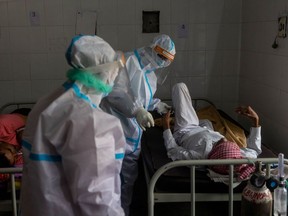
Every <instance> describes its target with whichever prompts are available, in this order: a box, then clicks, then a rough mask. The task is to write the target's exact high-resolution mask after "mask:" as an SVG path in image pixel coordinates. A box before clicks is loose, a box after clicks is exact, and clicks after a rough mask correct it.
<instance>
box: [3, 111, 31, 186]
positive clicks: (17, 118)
mask: <svg viewBox="0 0 288 216" xmlns="http://www.w3.org/2000/svg"><path fill="white" fill-rule="evenodd" d="M30 110H31V109H29V108H20V109H17V110H15V111H13V112H12V113H10V114H1V115H0V167H11V166H14V165H17V164H23V160H22V152H21V138H22V132H23V129H24V126H25V123H26V118H27V115H28V113H29V112H30ZM0 181H1V176H0Z"/></svg>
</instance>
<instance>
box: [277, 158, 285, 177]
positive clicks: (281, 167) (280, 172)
mask: <svg viewBox="0 0 288 216" xmlns="http://www.w3.org/2000/svg"><path fill="white" fill-rule="evenodd" d="M278 176H279V179H280V178H284V154H282V153H280V154H279V155H278ZM280 181H281V180H280Z"/></svg>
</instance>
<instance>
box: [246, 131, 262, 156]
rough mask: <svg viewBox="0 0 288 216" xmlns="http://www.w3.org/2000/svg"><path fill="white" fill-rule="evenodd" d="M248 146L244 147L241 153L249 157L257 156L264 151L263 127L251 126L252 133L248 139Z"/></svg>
mask: <svg viewBox="0 0 288 216" xmlns="http://www.w3.org/2000/svg"><path fill="white" fill-rule="evenodd" d="M246 142H247V148H242V149H241V153H242V155H243V156H244V157H247V158H257V157H258V155H259V154H261V152H262V148H261V127H252V128H250V134H249V136H248V137H247V139H246Z"/></svg>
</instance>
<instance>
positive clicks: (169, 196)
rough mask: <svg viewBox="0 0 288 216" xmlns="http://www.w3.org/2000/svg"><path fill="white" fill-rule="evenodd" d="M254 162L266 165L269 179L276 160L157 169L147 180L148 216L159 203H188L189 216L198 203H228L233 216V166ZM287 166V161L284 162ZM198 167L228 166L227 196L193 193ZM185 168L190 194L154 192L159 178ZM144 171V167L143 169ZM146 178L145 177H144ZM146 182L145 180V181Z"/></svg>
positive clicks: (174, 164)
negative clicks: (167, 172)
mask: <svg viewBox="0 0 288 216" xmlns="http://www.w3.org/2000/svg"><path fill="white" fill-rule="evenodd" d="M255 162H262V164H265V165H266V177H267V178H269V177H270V164H275V163H278V158H256V159H225V160H223V159H219V160H181V161H173V162H170V163H168V164H165V165H163V166H162V167H161V168H159V169H158V170H157V171H156V172H155V173H154V175H153V176H152V178H151V179H150V181H149V180H148V216H154V205H155V203H161V202H190V203H191V216H195V207H196V203H195V202H199V201H229V216H233V201H240V200H241V194H240V193H237V194H234V193H233V187H232V186H231V185H232V184H233V171H234V165H238V164H254V163H255ZM284 162H285V164H288V160H287V159H285V160H284ZM199 165H205V166H209V165H228V166H229V194H218V193H217V194H213V193H211V194H210V193H208V194H207V193H195V169H196V166H199ZM181 166H186V167H190V185H191V191H190V193H169V192H167V193H159V192H156V191H155V185H156V183H157V181H158V179H159V178H160V176H161V175H162V174H163V173H165V172H166V171H168V170H170V169H173V168H176V167H181ZM144 169H145V167H144ZM146 177H147V175H146ZM146 180H147V179H146Z"/></svg>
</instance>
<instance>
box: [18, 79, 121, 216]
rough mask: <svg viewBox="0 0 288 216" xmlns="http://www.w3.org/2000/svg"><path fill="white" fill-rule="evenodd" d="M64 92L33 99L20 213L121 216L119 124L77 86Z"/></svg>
mask: <svg viewBox="0 0 288 216" xmlns="http://www.w3.org/2000/svg"><path fill="white" fill-rule="evenodd" d="M64 87H65V88H64ZM64 87H62V88H59V89H58V90H56V91H54V92H53V93H51V94H50V95H48V96H46V97H44V98H42V99H41V100H39V102H38V103H37V104H36V105H35V106H34V108H33V110H32V111H31V113H30V115H29V117H28V120H27V126H26V128H25V132H24V135H23V150H24V169H23V184H22V191H21V214H22V216H40V215H41V216H45V215H47V216H52V215H55V216H56V215H61V216H73V215H74V216H84V215H87V216H88V215H89V216H91V215H99V216H100V215H109V216H110V215H111V216H116V215H117V216H119V215H124V212H123V209H122V208H121V203H120V175H119V173H120V169H121V164H122V159H123V156H124V146H125V138H124V135H123V130H122V127H121V124H120V121H119V119H117V118H115V117H114V116H111V115H109V114H107V113H104V112H103V111H102V110H101V109H99V108H98V105H97V104H94V103H93V102H94V101H95V100H94V98H93V97H94V96H95V95H89V94H86V92H85V91H84V90H83V89H84V88H83V86H82V84H79V83H78V82H77V81H76V82H75V83H66V84H65V86H64ZM98 97H99V96H98ZM33 173H35V175H34V174H33Z"/></svg>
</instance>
